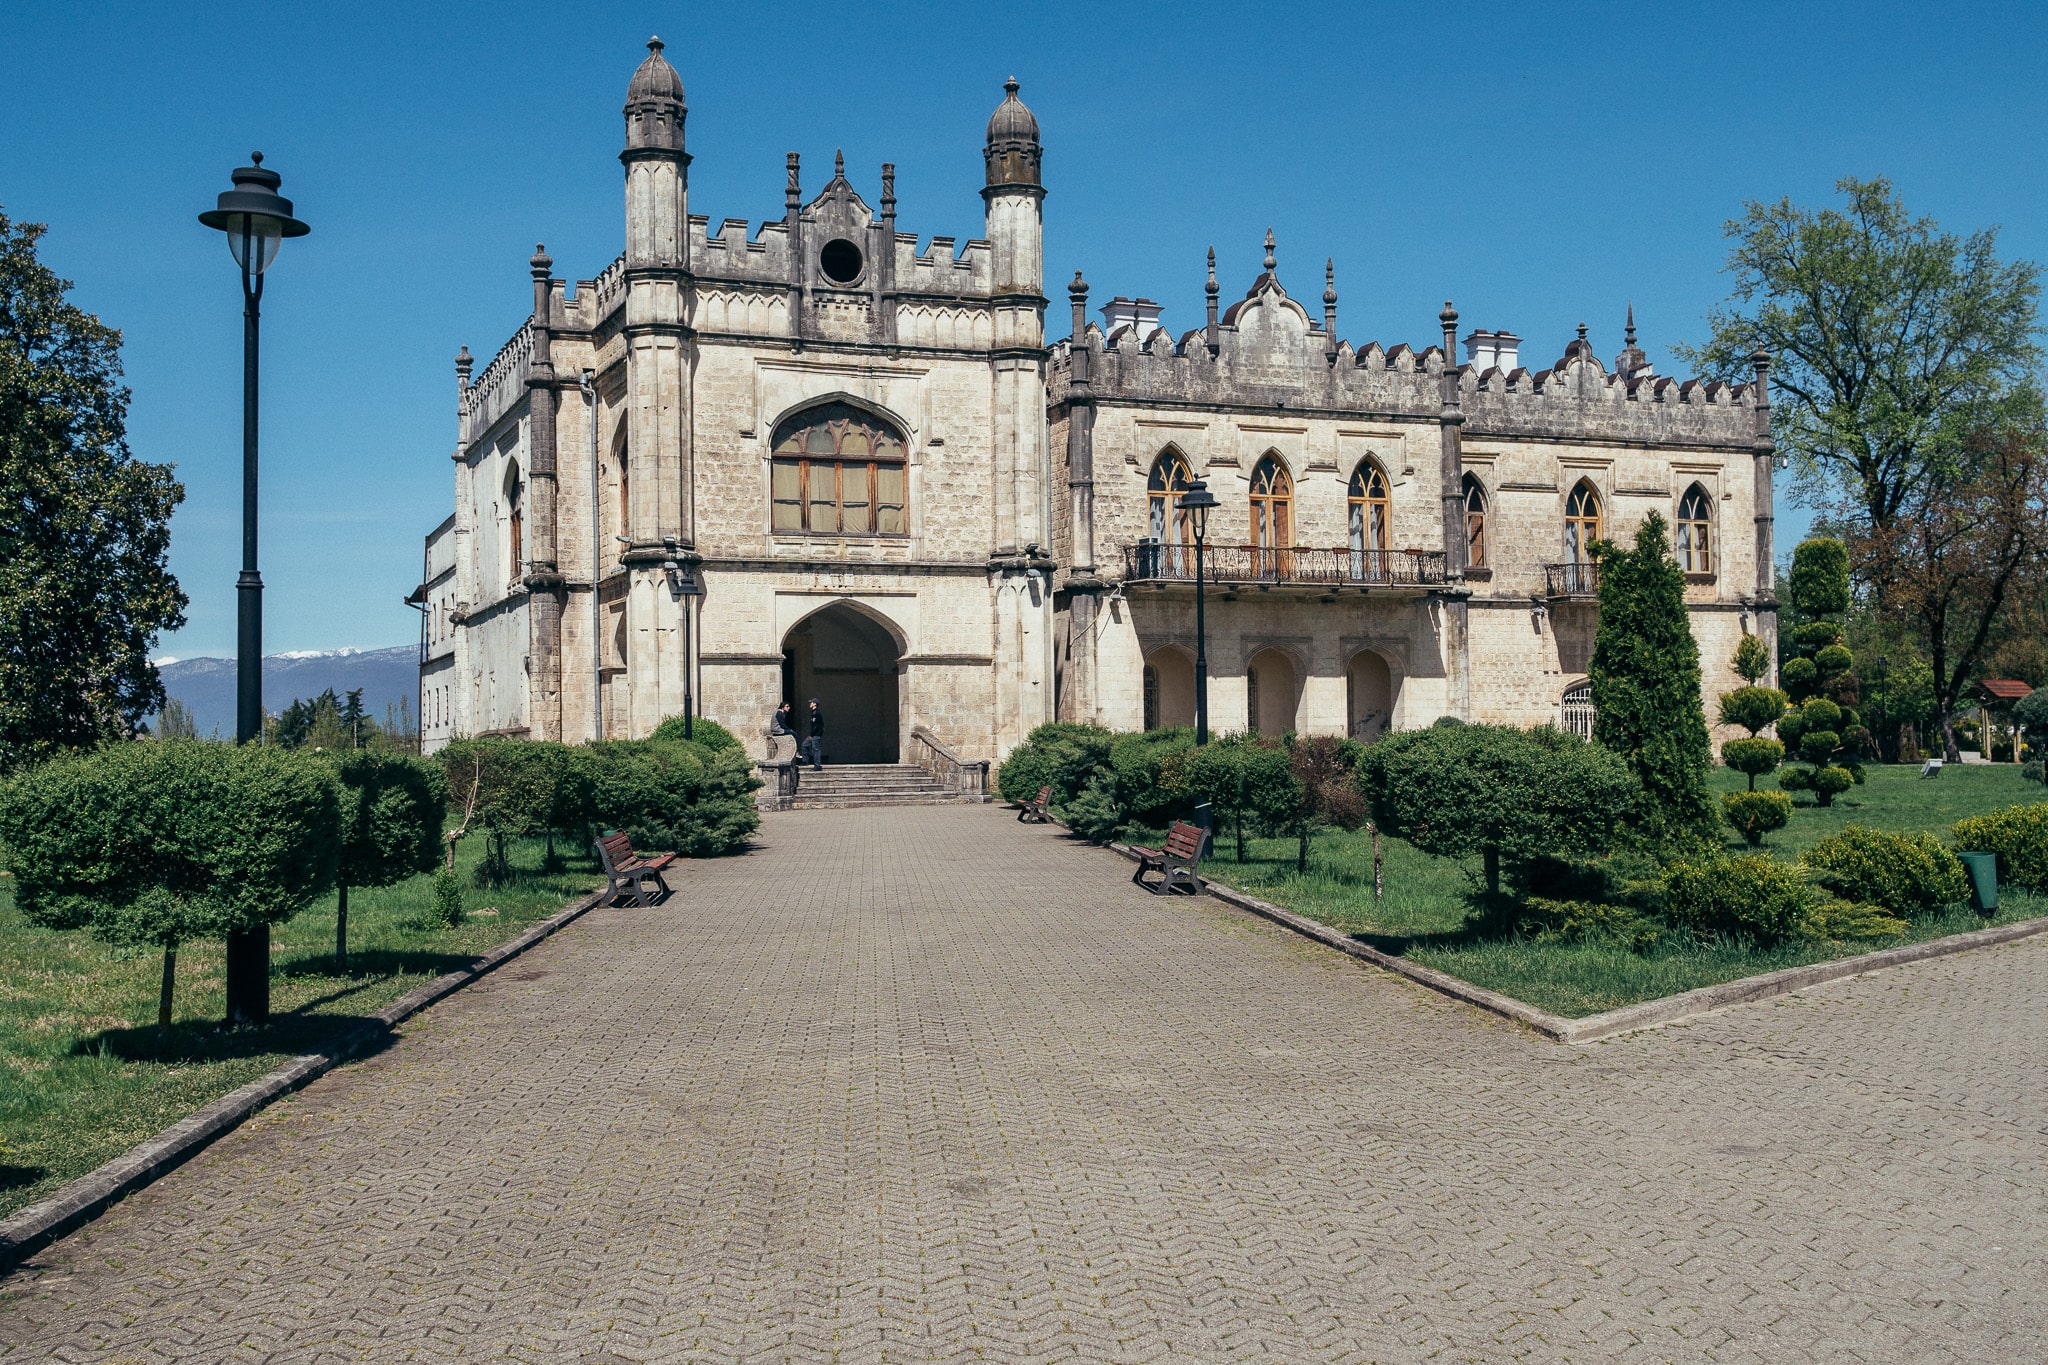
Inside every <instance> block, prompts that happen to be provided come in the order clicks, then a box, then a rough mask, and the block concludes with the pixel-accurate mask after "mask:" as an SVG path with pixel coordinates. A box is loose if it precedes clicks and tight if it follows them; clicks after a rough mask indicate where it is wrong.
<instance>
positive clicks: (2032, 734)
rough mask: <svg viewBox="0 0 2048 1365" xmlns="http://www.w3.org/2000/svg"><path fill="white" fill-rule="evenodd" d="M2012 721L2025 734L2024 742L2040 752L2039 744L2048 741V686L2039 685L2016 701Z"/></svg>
mask: <svg viewBox="0 0 2048 1365" xmlns="http://www.w3.org/2000/svg"><path fill="white" fill-rule="evenodd" d="M2012 723H2013V724H2014V725H2015V726H2018V727H2019V730H2020V732H2021V734H2022V735H2023V736H2024V739H2023V741H2022V742H2024V743H2025V744H2026V745H2027V747H2028V748H2030V749H2033V750H2034V751H2035V752H2036V753H2038V752H2040V747H2039V746H2041V745H2042V744H2043V743H2048V687H2037V688H2035V689H2034V690H2033V691H2031V692H2029V693H2027V695H2026V696H2024V697H2021V698H2020V699H2019V701H2017V702H2016V703H2014V705H2013V708H2012Z"/></svg>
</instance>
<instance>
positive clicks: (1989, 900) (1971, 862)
mask: <svg viewBox="0 0 2048 1365" xmlns="http://www.w3.org/2000/svg"><path fill="white" fill-rule="evenodd" d="M1956 856H1957V857H1958V858H1961V859H1962V860H1963V871H1965V872H1967V873H1969V874H1970V908H1971V909H1972V910H1975V911H1976V912H1977V913H1978V914H1980V915H1995V914H1997V913H1998V855H1997V854H1996V853H1958V854H1957V855H1956Z"/></svg>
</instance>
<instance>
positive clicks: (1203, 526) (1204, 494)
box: [1180, 479, 1216, 540]
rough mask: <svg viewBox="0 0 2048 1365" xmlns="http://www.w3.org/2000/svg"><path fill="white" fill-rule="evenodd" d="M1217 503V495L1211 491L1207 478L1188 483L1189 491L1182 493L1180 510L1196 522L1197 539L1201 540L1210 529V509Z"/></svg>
mask: <svg viewBox="0 0 2048 1365" xmlns="http://www.w3.org/2000/svg"><path fill="white" fill-rule="evenodd" d="M1215 505H1216V495H1215V494H1214V493H1211V492H1210V491H1209V482H1208V480H1206V479H1196V480H1195V481H1194V482H1193V483H1191V484H1189V485H1188V491H1187V492H1185V493H1183V494H1181V497H1180V510H1181V511H1183V512H1186V513H1187V514H1188V519H1189V521H1191V522H1192V523H1194V532H1195V539H1197V540H1200V539H1201V538H1202V537H1203V536H1204V535H1206V534H1207V533H1208V530H1209V509H1211V508H1212V507H1214V506H1215Z"/></svg>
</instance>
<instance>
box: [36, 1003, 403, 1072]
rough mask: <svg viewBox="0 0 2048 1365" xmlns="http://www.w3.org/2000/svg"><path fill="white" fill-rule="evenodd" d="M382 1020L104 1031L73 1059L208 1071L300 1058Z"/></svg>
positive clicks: (191, 1023)
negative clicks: (218, 1065) (256, 1060)
mask: <svg viewBox="0 0 2048 1365" xmlns="http://www.w3.org/2000/svg"><path fill="white" fill-rule="evenodd" d="M373 1022H374V1023H376V1024H377V1025H378V1026H379V1028H380V1029H382V1021H380V1020H372V1019H371V1017H370V1016H368V1015H359V1014H307V1013H303V1012H302V1011H301V1010H292V1011H288V1012H286V1013H283V1014H274V1015H272V1016H271V1018H270V1022H269V1023H268V1024H264V1025H262V1026H260V1027H257V1028H232V1029H231V1028H229V1027H227V1026H226V1025H225V1024H223V1023H221V1022H220V1021H219V1020H217V1019H185V1020H180V1021H179V1022H177V1023H174V1024H172V1025H171V1027H170V1028H169V1029H168V1030H166V1031H164V1032H161V1033H160V1032H158V1031H157V1029H156V1026H155V1025H153V1024H145V1025H143V1026H141V1027H138V1028H113V1029H104V1030H102V1031H101V1032H99V1033H95V1034H92V1035H91V1036H90V1037H85V1038H80V1039H79V1040H78V1041H77V1042H75V1043H73V1044H72V1045H71V1052H72V1055H73V1056H103V1057H114V1058H118V1059H119V1060H121V1061H124V1062H154V1063H157V1064H159V1065H164V1066H205V1065H208V1064H211V1063H215V1062H232V1061H241V1060H244V1059H246V1058H250V1057H262V1056H266V1055H269V1054H274V1053H281V1054H284V1055H286V1056H296V1055H298V1054H300V1053H304V1052H312V1051H314V1050H315V1049H317V1048H319V1047H320V1046H321V1045H322V1044H324V1043H327V1042H330V1041H332V1040H333V1039H334V1038H336V1037H338V1036H340V1035H342V1034H345V1033H348V1032H350V1031H351V1030H353V1029H356V1028H358V1027H360V1026H362V1025H364V1024H370V1023H373ZM392 1036H393V1035H392V1034H391V1032H390V1031H389V1030H384V1031H383V1032H382V1033H381V1034H380V1035H379V1036H378V1037H377V1038H376V1039H375V1040H373V1041H371V1042H369V1043H366V1044H364V1045H363V1046H361V1047H359V1048H358V1049H357V1050H356V1053H355V1055H356V1056H358V1057H367V1056H370V1055H372V1054H374V1053H377V1052H381V1051H382V1050H383V1049H384V1048H386V1047H388V1046H389V1045H390V1042H391V1039H392Z"/></svg>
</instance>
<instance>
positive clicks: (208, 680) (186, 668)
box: [156, 645, 420, 738]
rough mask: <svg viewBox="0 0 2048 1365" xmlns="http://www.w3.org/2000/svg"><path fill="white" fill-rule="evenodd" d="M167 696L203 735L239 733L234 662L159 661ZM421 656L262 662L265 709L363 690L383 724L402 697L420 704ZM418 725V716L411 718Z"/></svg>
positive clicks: (273, 657)
mask: <svg viewBox="0 0 2048 1365" xmlns="http://www.w3.org/2000/svg"><path fill="white" fill-rule="evenodd" d="M156 666H157V672H158V673H159V674H161V675H162V677H163V680H164V692H165V694H166V695H168V696H172V697H176V698H177V699H178V700H179V701H181V702H183V703H185V705H186V706H188V707H190V708H191V711H192V719H193V720H194V721H195V722H196V723H197V724H198V727H199V733H200V734H201V735H206V734H210V733H211V732H212V731H214V730H215V729H218V730H219V731H220V733H221V734H222V735H224V736H227V737H229V738H232V737H233V736H234V733H235V661H234V660H233V659H179V658H174V657H165V658H161V659H158V660H157V661H156ZM419 683H420V652H419V646H417V645H396V646H394V647H392V648H390V649H319V650H308V649H295V650H290V651H287V652H286V653H283V654H267V655H265V656H264V658H263V706H264V709H265V710H267V711H272V712H276V711H282V710H283V709H284V708H285V707H287V706H289V705H291V704H292V702H293V701H295V700H297V699H299V698H302V697H317V696H319V695H320V694H321V693H322V692H324V691H325V690H327V689H328V688H330V687H331V688H333V689H334V694H335V695H336V696H344V695H346V694H347V693H348V692H349V691H350V690H351V689H353V688H357V687H360V688H362V689H363V709H364V710H365V711H367V712H368V713H369V715H370V718H371V719H372V720H375V721H377V722H379V723H380V724H381V723H382V722H383V719H384V708H385V706H386V705H395V704H396V703H397V701H398V699H399V698H400V697H404V698H405V699H406V705H407V707H408V708H414V707H417V706H418V705H419ZM413 720H414V723H415V724H417V723H418V716H417V714H415V715H414V717H413Z"/></svg>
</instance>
